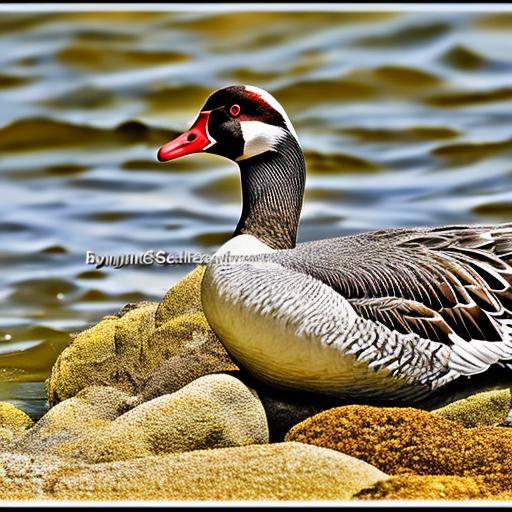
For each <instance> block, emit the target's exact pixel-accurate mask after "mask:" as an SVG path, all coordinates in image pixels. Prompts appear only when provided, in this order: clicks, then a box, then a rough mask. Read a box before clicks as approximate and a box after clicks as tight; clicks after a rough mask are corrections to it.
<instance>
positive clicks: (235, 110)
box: [229, 104, 240, 117]
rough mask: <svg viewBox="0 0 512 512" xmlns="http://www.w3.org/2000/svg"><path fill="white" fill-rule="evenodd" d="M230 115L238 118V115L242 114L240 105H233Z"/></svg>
mask: <svg viewBox="0 0 512 512" xmlns="http://www.w3.org/2000/svg"><path fill="white" fill-rule="evenodd" d="M229 113H230V114H231V115H232V116H233V117H238V115H239V114H240V105H237V104H235V105H231V108H230V109H229Z"/></svg>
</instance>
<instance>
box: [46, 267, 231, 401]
mask: <svg viewBox="0 0 512 512" xmlns="http://www.w3.org/2000/svg"><path fill="white" fill-rule="evenodd" d="M203 273H204V268H203V267H201V266H199V267H197V268H196V269H195V270H193V271H192V272H191V273H190V274H188V275H187V276H186V277H185V278H184V279H182V280H181V281H180V282H179V283H177V284H176V285H175V286H174V287H173V288H171V290H169V292H167V294H166V296H165V297H164V299H163V300H162V301H161V302H160V303H159V304H154V303H141V304H135V305H130V306H129V307H125V308H124V309H123V310H122V311H121V312H120V314H119V315H117V316H108V317H105V318H104V319H103V320H102V321H101V322H99V323H98V324H97V325H95V326H94V327H92V328H91V329H88V330H86V331H83V332H81V333H80V334H78V335H77V336H76V337H75V339H74V340H73V342H72V343H71V344H70V345H69V346H68V347H67V348H66V349H65V350H64V351H63V352H62V354H61V355H60V356H59V358H58V360H57V362H56V363H55V365H54V367H53V369H52V372H51V374H50V377H49V378H48V380H47V394H48V401H49V403H50V406H54V405H55V404H57V403H59V402H60V401H62V400H66V399H68V398H71V397H73V396H75V395H76V394H77V393H78V392H79V391H81V390H82V389H84V388H86V387H88V386H114V387H116V388H118V389H119V390H121V391H123V392H126V393H129V394H131V395H137V394H140V395H141V396H142V397H143V398H144V399H145V400H147V399H150V398H154V397H156V396H159V395H160V394H164V393H169V392H174V391H176V390H177V389H179V388H181V387H183V386H185V385H186V384H188V383H190V382H192V381H193V380H195V379H197V378H199V377H201V376H203V375H207V374H211V373H222V372H230V371H236V370H238V366H237V365H236V364H235V363H234V362H233V361H232V359H231V358H230V356H229V355H228V354H227V352H226V350H225V348H224V346H223V345H222V343H221V342H220V341H219V340H218V338H217V336H216V335H215V333H214V332H213V331H212V329H211V328H210V326H209V324H208V322H207V320H206V317H205V316H204V314H203V312H202V310H201V299H200V293H201V280H202V276H203ZM199 352H200V353H201V355H200V356H199ZM146 386H148V389H147V391H145V390H146Z"/></svg>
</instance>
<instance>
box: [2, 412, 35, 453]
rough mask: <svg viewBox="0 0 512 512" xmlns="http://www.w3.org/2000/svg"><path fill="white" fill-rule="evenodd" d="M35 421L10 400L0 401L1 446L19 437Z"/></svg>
mask: <svg viewBox="0 0 512 512" xmlns="http://www.w3.org/2000/svg"><path fill="white" fill-rule="evenodd" d="M33 424H34V422H33V421H32V419H31V418H30V417H29V416H28V415H27V414H26V413H25V412H23V411H22V410H21V409H18V408H17V407H16V406H14V405H12V404H10V403H8V402H0V448H2V447H3V446H4V445H6V444H7V443H8V442H10V441H12V440H13V439H15V438H17V437H19V436H20V435H21V434H23V433H24V432H25V431H26V430H27V429H29V428H30V427H31V426H32V425H33Z"/></svg>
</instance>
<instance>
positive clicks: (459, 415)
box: [431, 388, 512, 427]
mask: <svg viewBox="0 0 512 512" xmlns="http://www.w3.org/2000/svg"><path fill="white" fill-rule="evenodd" d="M511 409H512V395H511V391H510V389H509V388H507V389H497V390H493V391H486V392H485V393H478V394H476V395H472V396H470V397H468V398H466V399H464V400H458V401H457V402H453V403H452V404H449V405H446V406H445V407H442V408H440V409H436V410H434V411H431V412H432V414H434V415H435V416H440V417H442V418H446V419H448V420H452V421H456V422H457V423H460V424H461V425H464V426H465V427H479V426H483V425H487V426H497V425H505V424H506V423H507V421H508V418H509V415H510V412H511Z"/></svg>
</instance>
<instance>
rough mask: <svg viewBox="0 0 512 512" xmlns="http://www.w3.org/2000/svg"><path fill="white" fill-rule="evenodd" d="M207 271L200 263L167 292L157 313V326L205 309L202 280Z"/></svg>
mask: <svg viewBox="0 0 512 512" xmlns="http://www.w3.org/2000/svg"><path fill="white" fill-rule="evenodd" d="M205 271H206V266H204V265H198V266H197V267H196V268H195V269H194V270H192V272H190V273H188V274H187V275H186V276H185V277H184V278H183V279H181V280H180V281H179V282H178V283H177V284H176V285H175V286H173V287H172V288H171V289H170V290H169V291H168V292H167V293H166V294H165V296H164V298H163V299H162V300H161V301H160V304H159V305H158V308H157V311H156V313H155V324H156V326H157V327H159V326H161V325H162V324H164V323H165V322H166V321H167V320H171V319H172V318H176V317H178V316H181V315H189V314H191V313H197V312H198V311H202V310H203V307H202V305H201V282H202V281H203V276H204V273H205Z"/></svg>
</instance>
